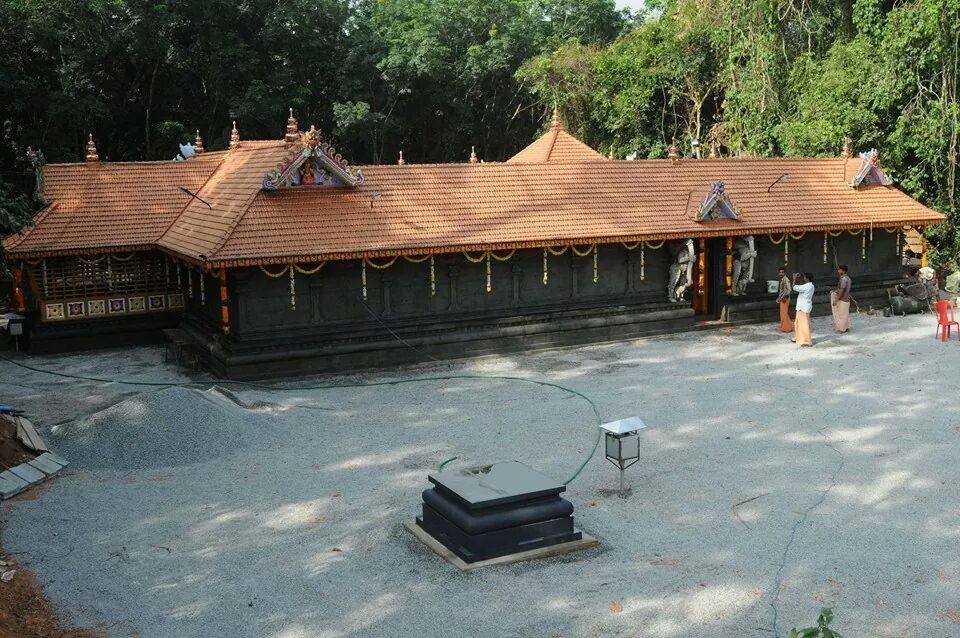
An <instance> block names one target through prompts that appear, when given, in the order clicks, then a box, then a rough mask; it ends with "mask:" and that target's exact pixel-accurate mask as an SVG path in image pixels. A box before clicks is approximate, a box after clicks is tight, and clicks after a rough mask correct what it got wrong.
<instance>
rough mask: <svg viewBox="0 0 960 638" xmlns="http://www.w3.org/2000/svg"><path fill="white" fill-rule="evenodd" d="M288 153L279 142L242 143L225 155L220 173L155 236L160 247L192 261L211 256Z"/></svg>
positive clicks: (215, 174)
mask: <svg viewBox="0 0 960 638" xmlns="http://www.w3.org/2000/svg"><path fill="white" fill-rule="evenodd" d="M288 153H289V147H288V146H287V145H286V144H284V143H283V142H282V141H278V142H273V143H260V144H251V143H249V142H244V143H243V144H242V145H241V146H240V147H239V148H237V149H235V150H233V151H231V152H229V153H227V155H226V157H225V159H224V160H223V163H222V164H221V166H220V170H218V171H217V172H216V173H214V174H213V176H211V177H210V179H209V180H208V181H207V182H206V183H205V184H204V185H203V188H201V189H200V191H199V192H198V193H197V198H196V199H195V200H193V201H192V202H190V204H189V205H188V206H187V207H186V208H185V209H184V210H183V212H182V213H181V214H180V215H179V216H178V217H177V218H176V220H174V221H173V223H172V224H170V225H169V226H170V227H169V229H167V231H166V232H165V233H164V234H163V236H162V237H159V239H158V243H159V244H160V246H161V247H163V248H166V249H168V250H171V251H173V252H177V253H181V254H184V255H189V256H191V257H193V258H196V259H203V257H204V256H212V255H214V254H215V253H216V252H217V250H218V249H219V248H220V247H221V246H222V245H223V243H224V242H225V241H226V240H227V238H228V237H229V236H230V233H231V232H232V231H233V229H234V228H235V227H236V224H237V222H238V221H239V220H240V218H241V217H242V216H243V214H244V213H245V212H246V210H247V208H248V207H249V206H250V203H251V202H252V201H253V198H254V197H255V196H256V195H257V193H259V192H260V189H261V187H262V186H263V178H264V176H265V175H266V174H267V173H268V172H270V170H271V169H273V168H275V167H276V165H277V163H279V162H280V161H281V160H282V159H283V158H284V157H285V156H286V155H287V154H288Z"/></svg>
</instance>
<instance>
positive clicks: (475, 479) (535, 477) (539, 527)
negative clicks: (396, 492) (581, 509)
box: [412, 461, 596, 565]
mask: <svg viewBox="0 0 960 638" xmlns="http://www.w3.org/2000/svg"><path fill="white" fill-rule="evenodd" d="M428 479H429V481H430V482H431V483H433V487H432V488H431V489H428V490H425V491H424V492H423V514H422V515H421V516H418V517H417V520H416V526H417V527H419V528H420V530H422V531H425V532H426V533H427V534H428V535H429V536H430V537H432V540H434V541H435V542H437V543H439V544H440V545H442V546H443V547H445V548H446V549H448V550H449V551H450V552H452V553H453V554H454V555H455V556H456V557H458V558H459V559H460V560H461V561H462V562H463V563H466V564H468V565H469V564H475V563H479V562H483V561H490V560H492V559H498V558H501V557H505V556H511V555H521V556H520V558H533V557H535V555H534V553H533V550H543V549H544V548H554V547H555V546H566V547H568V549H566V551H570V550H572V549H582V548H583V547H585V546H592V545H595V544H596V542H595V541H593V539H589V537H588V539H589V543H588V544H587V545H584V544H583V543H582V542H580V541H583V538H584V537H583V534H582V533H581V532H580V531H579V530H576V529H574V527H573V504H572V503H570V501H568V500H566V499H563V498H561V497H560V494H561V492H563V491H565V490H566V486H564V485H563V484H561V483H557V482H556V481H553V480H552V479H549V478H547V477H545V476H543V475H542V474H540V473H538V472H536V471H534V470H532V469H530V468H529V467H527V466H526V465H524V464H522V463H519V462H517V461H506V462H502V463H495V464H493V465H487V466H482V467H477V468H470V469H465V470H459V471H448V472H438V473H436V474H431V475H430V476H429V477H428ZM412 531H414V533H415V534H417V535H418V536H420V537H421V540H424V542H427V543H428V545H429V544H431V543H429V542H428V539H425V538H423V535H422V533H419V530H412ZM574 545H575V546H574ZM549 553H560V552H549ZM536 555H540V554H536Z"/></svg>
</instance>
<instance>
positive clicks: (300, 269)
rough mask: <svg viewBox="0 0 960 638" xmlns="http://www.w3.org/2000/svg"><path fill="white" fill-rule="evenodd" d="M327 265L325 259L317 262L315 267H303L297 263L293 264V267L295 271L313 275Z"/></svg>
mask: <svg viewBox="0 0 960 638" xmlns="http://www.w3.org/2000/svg"><path fill="white" fill-rule="evenodd" d="M326 265H327V262H326V261H321V262H320V263H318V264H317V267H316V268H303V267H302V266H300V265H298V264H293V267H294V268H296V269H297V272H298V273H300V274H301V275H315V274H317V273H318V272H320V269H321V268H323V267H324V266H326Z"/></svg>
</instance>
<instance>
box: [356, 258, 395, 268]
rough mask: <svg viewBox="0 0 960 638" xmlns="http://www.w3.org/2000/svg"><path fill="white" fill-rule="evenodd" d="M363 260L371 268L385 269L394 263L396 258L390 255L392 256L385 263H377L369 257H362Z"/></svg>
mask: <svg viewBox="0 0 960 638" xmlns="http://www.w3.org/2000/svg"><path fill="white" fill-rule="evenodd" d="M363 261H364V262H366V263H367V264H368V265H369V266H370V267H371V268H376V269H377V270H386V269H387V268H389V267H390V266H392V265H393V264H394V263H396V261H397V258H396V257H392V258H390V260H389V261H388V262H387V263H385V264H378V263H376V262H374V261H373V260H372V259H370V258H369V257H364V258H363Z"/></svg>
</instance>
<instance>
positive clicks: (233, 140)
mask: <svg viewBox="0 0 960 638" xmlns="http://www.w3.org/2000/svg"><path fill="white" fill-rule="evenodd" d="M238 146H240V131H239V130H237V121H236V120H234V121H233V130H232V131H230V148H231V149H235V148H237V147H238Z"/></svg>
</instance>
